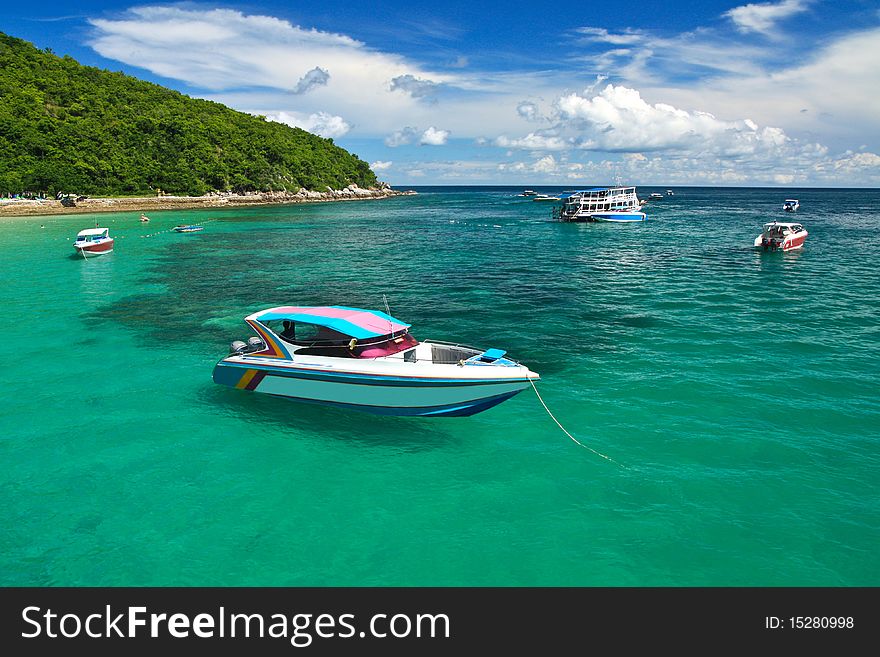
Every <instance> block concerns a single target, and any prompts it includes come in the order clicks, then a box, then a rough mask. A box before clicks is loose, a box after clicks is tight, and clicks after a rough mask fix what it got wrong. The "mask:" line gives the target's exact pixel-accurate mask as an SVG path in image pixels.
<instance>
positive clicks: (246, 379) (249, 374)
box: [235, 370, 258, 390]
mask: <svg viewBox="0 0 880 657" xmlns="http://www.w3.org/2000/svg"><path fill="white" fill-rule="evenodd" d="M257 372H258V370H247V371H246V372H245V373H244V376H242V377H241V379H239V380H238V383H236V384H235V387H236V388H238V389H239V390H242V389H244V388H246V387H247V384H248V383H250V382H251V379H253V378H254V376H255V375H256V373H257Z"/></svg>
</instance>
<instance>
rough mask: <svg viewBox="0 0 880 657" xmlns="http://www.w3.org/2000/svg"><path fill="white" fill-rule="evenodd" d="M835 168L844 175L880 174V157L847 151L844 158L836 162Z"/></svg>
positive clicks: (873, 154)
mask: <svg viewBox="0 0 880 657" xmlns="http://www.w3.org/2000/svg"><path fill="white" fill-rule="evenodd" d="M834 168H835V169H836V170H838V171H842V172H844V173H854V172H857V171H859V172H860V171H872V172H873V173H874V174H875V175H876V174H880V155H877V154H876V153H853V152H851V151H847V152H846V153H845V154H844V155H843V157H841V158H839V159H837V160H835V161H834Z"/></svg>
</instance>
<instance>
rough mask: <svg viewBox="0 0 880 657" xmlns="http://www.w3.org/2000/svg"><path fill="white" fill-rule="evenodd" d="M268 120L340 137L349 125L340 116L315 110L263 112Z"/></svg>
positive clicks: (325, 135)
mask: <svg viewBox="0 0 880 657" xmlns="http://www.w3.org/2000/svg"><path fill="white" fill-rule="evenodd" d="M263 116H265V117H266V118H267V119H268V120H270V121H275V122H276V123H284V124H287V125H289V126H291V127H293V128H302V129H303V130H306V131H308V132H311V133H313V134H316V135H318V136H320V137H327V138H336V137H342V136H343V135H344V134H346V133H347V132H348V131H349V130H351V126H350V125H349V124H348V123H347V122H346V121H345V119H343V118H342V117H341V116H334V115H332V114H328V113H327V112H316V113H314V114H309V115H308V116H303V115H300V114H297V113H295V112H267V113H263Z"/></svg>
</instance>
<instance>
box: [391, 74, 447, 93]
mask: <svg viewBox="0 0 880 657" xmlns="http://www.w3.org/2000/svg"><path fill="white" fill-rule="evenodd" d="M439 86H440V85H438V84H437V83H436V82H431V81H430V80H421V79H419V78H417V77H415V76H414V75H410V74H406V75H398V76H397V77H396V78H392V79H391V87H390V88H391V91H397V90H400V91H403V92H405V93H408V94H409V95H410V96H412V97H413V98H426V97H429V96H432V95H434V93H436V91H437V89H438V88H439Z"/></svg>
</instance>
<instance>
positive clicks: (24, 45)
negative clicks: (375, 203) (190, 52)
mask: <svg viewBox="0 0 880 657" xmlns="http://www.w3.org/2000/svg"><path fill="white" fill-rule="evenodd" d="M351 183H356V184H357V185H359V186H360V187H374V186H376V185H377V184H378V181H377V180H376V176H375V174H374V173H373V172H372V171H371V170H370V167H369V166H368V165H367V163H366V162H364V161H363V160H360V159H359V158H358V157H357V156H355V155H352V154H351V153H349V152H348V151H346V150H344V149H342V148H339V147H338V146H336V145H334V144H333V141H332V140H331V139H324V138H321V137H318V136H316V135H313V134H311V133H309V132H306V131H305V130H301V129H299V128H290V127H288V126H285V125H282V124H279V123H274V122H268V121H265V120H264V119H262V118H259V117H255V116H251V115H250V114H244V113H242V112H236V111H234V110H231V109H229V108H228V107H225V106H224V105H221V104H219V103H214V102H210V101H206V100H199V99H195V98H190V97H189V96H185V95H183V94H181V93H178V92H176V91H171V90H170V89H166V88H164V87H160V86H159V85H155V84H152V83H149V82H144V81H142V80H137V79H135V78H132V77H129V76H127V75H124V74H122V73H112V72H110V71H102V70H100V69H97V68H93V67H90V66H82V65H80V64H79V63H77V62H76V61H75V60H74V59H72V58H70V57H63V58H62V57H58V56H56V55H53V54H51V52H49V51H48V49H47V50H45V51H43V50H38V49H37V48H35V47H34V46H33V45H32V44H30V43H28V42H26V41H22V40H21V39H16V38H14V37H10V36H7V35H5V34H3V33H0V193H20V192H22V191H33V192H48V193H49V194H52V195H54V194H56V193H57V192H72V193H76V194H88V195H99V196H100V195H106V196H113V195H141V194H144V195H149V194H155V193H156V191H155V190H156V189H157V188H158V189H161V190H163V191H165V192H168V193H172V194H189V195H200V194H204V193H205V192H208V191H211V190H220V191H225V190H232V191H252V190H261V191H285V190H286V191H292V192H296V191H298V190H299V188H300V187H305V188H306V189H313V190H319V191H326V188H327V187H328V186H329V187H331V188H333V189H342V188H343V187H345V186H347V185H349V184H351Z"/></svg>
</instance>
